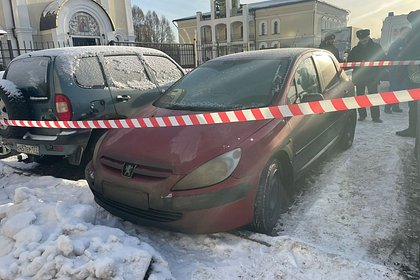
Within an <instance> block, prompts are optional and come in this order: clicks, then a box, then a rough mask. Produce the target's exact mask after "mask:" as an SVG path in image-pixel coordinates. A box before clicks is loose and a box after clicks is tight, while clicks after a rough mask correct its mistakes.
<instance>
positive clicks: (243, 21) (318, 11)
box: [175, 0, 349, 61]
mask: <svg viewBox="0 0 420 280" xmlns="http://www.w3.org/2000/svg"><path fill="white" fill-rule="evenodd" d="M209 4H210V12H207V13H202V12H197V13H196V15H195V16H191V17H187V18H181V19H177V20H175V22H176V23H177V25H178V34H179V42H180V43H190V44H191V43H196V44H197V46H198V50H199V60H200V61H203V60H206V59H208V58H213V57H217V56H220V55H224V54H228V53H235V52H240V51H244V50H255V49H263V48H278V47H313V46H318V45H319V44H320V42H321V34H322V30H326V29H340V28H343V27H346V26H347V17H348V14H349V12H348V11H347V10H344V9H341V8H338V7H336V6H334V5H331V4H329V3H327V2H324V1H319V0H271V1H264V2H259V3H250V4H243V5H242V4H240V0H209Z"/></svg>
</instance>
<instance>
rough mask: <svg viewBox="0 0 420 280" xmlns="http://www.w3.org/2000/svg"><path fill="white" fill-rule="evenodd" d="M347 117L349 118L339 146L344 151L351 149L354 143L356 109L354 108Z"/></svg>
mask: <svg viewBox="0 0 420 280" xmlns="http://www.w3.org/2000/svg"><path fill="white" fill-rule="evenodd" d="M346 118H347V119H346V121H345V123H344V129H343V132H342V134H341V137H340V140H339V142H338V147H339V148H340V150H342V151H345V150H347V149H349V148H350V147H351V146H352V145H353V141H354V134H355V131H356V122H357V120H356V119H357V113H356V110H352V111H351V112H350V114H348V115H347V117H346Z"/></svg>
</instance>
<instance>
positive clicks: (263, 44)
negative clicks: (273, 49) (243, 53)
mask: <svg viewBox="0 0 420 280" xmlns="http://www.w3.org/2000/svg"><path fill="white" fill-rule="evenodd" d="M266 48H267V43H265V42H263V43H260V50H263V49H266Z"/></svg>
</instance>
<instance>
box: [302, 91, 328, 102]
mask: <svg viewBox="0 0 420 280" xmlns="http://www.w3.org/2000/svg"><path fill="white" fill-rule="evenodd" d="M322 100H324V95H322V94H321V93H307V94H304V95H302V99H301V100H300V102H301V103H308V102H313V101H322Z"/></svg>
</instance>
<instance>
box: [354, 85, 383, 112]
mask: <svg viewBox="0 0 420 280" xmlns="http://www.w3.org/2000/svg"><path fill="white" fill-rule="evenodd" d="M366 88H367V90H368V92H367V93H368V94H371V93H378V83H377V82H376V81H375V82H365V83H358V84H356V94H357V95H358V96H360V95H365V89H366ZM357 111H359V116H360V117H361V118H366V117H367V110H366V108H360V109H357ZM370 115H371V117H372V119H379V117H380V110H379V106H372V107H370Z"/></svg>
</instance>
